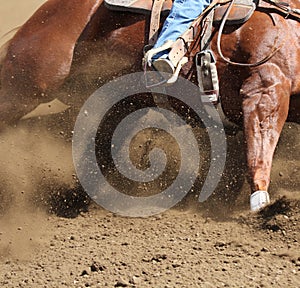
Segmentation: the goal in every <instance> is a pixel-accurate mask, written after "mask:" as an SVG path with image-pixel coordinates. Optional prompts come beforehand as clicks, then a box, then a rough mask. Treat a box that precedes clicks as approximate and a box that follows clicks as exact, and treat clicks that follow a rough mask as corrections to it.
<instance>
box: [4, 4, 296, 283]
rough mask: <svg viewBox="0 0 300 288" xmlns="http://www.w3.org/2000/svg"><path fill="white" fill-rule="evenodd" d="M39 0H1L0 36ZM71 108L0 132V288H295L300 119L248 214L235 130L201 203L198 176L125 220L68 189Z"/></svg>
mask: <svg viewBox="0 0 300 288" xmlns="http://www.w3.org/2000/svg"><path fill="white" fill-rule="evenodd" d="M42 2H44V1H33V0H28V1H17V0H12V1H4V0H1V6H0V21H1V25H0V34H1V35H3V34H5V33H6V32H8V31H10V30H11V29H13V28H14V27H16V26H18V25H21V24H22V23H23V21H25V19H27V18H28V17H29V15H30V14H31V13H32V12H33V11H34V9H35V8H36V7H38V6H39V5H40V4H41V3H42ZM25 3H26V4H25ZM6 37H7V36H6ZM1 41H2V42H3V41H4V38H3V39H2V40H1ZM95 65H96V64H95ZM89 67H90V66H89ZM86 80H87V78H84V77H83V78H82V79H81V80H76V81H77V82H76V83H73V84H72V85H71V88H70V87H69V86H68V87H64V88H63V90H62V91H61V92H60V93H61V94H60V95H58V96H62V98H67V97H64V96H66V95H69V94H70V93H72V94H73V96H74V97H73V98H74V99H81V98H84V96H82V95H81V92H80V91H77V90H82V89H76V88H77V87H78V86H82V83H83V82H85V81H86ZM74 87H75V88H74ZM81 88H82V87H81ZM70 91H71V92H70ZM76 96H77V97H76ZM81 100H82V99H81ZM67 104H70V103H67ZM73 104H74V107H76V106H77V107H76V108H72V107H71V108H70V109H67V110H66V111H64V112H62V113H58V114H55V115H46V116H41V117H36V118H32V119H28V120H26V121H22V122H21V123H20V124H19V125H18V126H17V127H13V128H10V129H7V130H6V131H5V132H4V133H2V134H1V135H0V159H1V170H0V287H9V288H10V287H11V288H14V287H76V288H79V287H247V288H248V287H300V183H299V178H300V170H299V165H300V153H299V150H300V147H299V143H300V141H299V140H300V133H299V132H300V125H298V124H294V123H287V124H286V125H285V127H284V131H283V134H282V137H281V139H280V142H279V145H278V148H277V149H276V153H275V157H274V163H273V169H272V175H271V178H272V182H271V187H270V195H271V198H272V203H271V205H270V206H268V207H267V208H266V209H264V210H263V211H261V212H260V213H257V214H253V213H250V212H249V207H248V205H249V204H248V202H249V185H248V184H247V181H246V172H245V169H244V164H241V163H244V157H243V153H242V150H241V146H242V144H243V140H242V133H241V132H237V133H233V135H228V155H227V163H226V168H225V172H224V176H223V177H222V179H221V182H220V184H219V185H218V187H217V189H216V192H215V193H214V195H212V196H211V198H209V200H208V201H206V202H204V203H198V201H197V196H198V195H197V187H200V185H201V181H199V183H198V182H197V183H196V184H195V187H194V190H195V192H194V193H191V195H189V196H188V197H186V198H185V199H184V200H183V201H182V202H181V203H180V204H178V205H177V206H176V207H174V208H173V209H171V210H168V211H166V212H164V213H162V214H159V215H156V216H151V217H145V218H129V217H121V216H118V215H115V214H113V213H111V212H109V211H106V210H104V209H103V208H101V207H99V206H98V205H96V204H95V203H93V202H92V201H91V200H90V199H89V198H88V197H87V195H86V194H85V193H84V191H82V189H81V188H80V186H79V185H78V181H77V178H76V175H75V171H74V167H73V162H72V150H71V139H72V130H73V124H74V117H76V111H77V112H78V107H79V108H80V105H82V101H79V100H78V101H77V102H76V103H73ZM76 109H77V110H76ZM196 133H198V134H199V135H200V136H201V129H200V130H199V129H198V130H197V129H196ZM137 141H139V140H137ZM157 141H159V140H157ZM139 144H140V143H137V144H136V145H139ZM203 146H204V148H203V150H205V147H206V146H205V145H203ZM202 152H203V151H202ZM204 152H205V151H204ZM200 178H201V175H200Z"/></svg>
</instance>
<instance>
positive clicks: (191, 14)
mask: <svg viewBox="0 0 300 288" xmlns="http://www.w3.org/2000/svg"><path fill="white" fill-rule="evenodd" d="M210 2H211V1H210V0H175V1H174V3H173V6H172V9H171V11H170V14H169V16H168V17H167V19H166V21H165V22H164V25H163V28H162V31H161V33H160V35H159V37H158V39H157V42H156V43H155V45H154V48H157V47H160V46H162V45H163V44H164V43H165V42H166V41H175V40H176V39H177V38H178V37H179V36H180V35H181V34H183V33H184V32H185V31H186V30H187V29H188V28H189V26H190V25H191V23H192V22H193V20H195V19H196V18H197V17H198V16H199V15H200V14H201V13H202V11H203V10H204V8H206V7H207V6H208V5H209V3H210ZM168 53H169V50H168V49H167V50H164V51H162V52H159V53H158V54H156V55H154V57H153V58H154V61H153V66H154V67H155V68H156V69H157V70H159V71H162V70H163V71H165V72H172V71H173V70H174V67H173V65H172V63H171V62H170V61H169V60H168Z"/></svg>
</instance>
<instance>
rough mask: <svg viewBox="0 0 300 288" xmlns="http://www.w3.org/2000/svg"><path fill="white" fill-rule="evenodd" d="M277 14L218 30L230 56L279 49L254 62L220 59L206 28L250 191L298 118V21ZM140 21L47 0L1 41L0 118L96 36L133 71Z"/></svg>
mask: <svg viewBox="0 0 300 288" xmlns="http://www.w3.org/2000/svg"><path fill="white" fill-rule="evenodd" d="M290 4H293V2H291V3H290ZM284 16H285V15H282V14H281V13H280V12H278V11H277V10H274V9H272V8H264V9H258V10H256V11H255V12H254V14H253V15H252V17H251V18H250V19H249V20H248V21H247V22H246V23H245V24H243V25H235V26H228V27H225V29H224V32H223V35H222V39H221V47H222V51H223V53H224V56H225V57H226V58H227V59H230V60H231V61H234V62H240V63H256V62H258V61H260V60H261V59H263V58H264V57H266V56H267V55H268V54H269V53H270V49H272V47H273V46H274V45H278V47H279V46H280V47H279V48H280V49H279V50H278V51H277V52H276V53H275V54H274V55H273V57H271V59H269V60H268V61H266V62H265V63H263V64H261V65H258V66H254V67H243V66H236V65H231V64H228V63H227V62H226V61H224V60H223V59H221V57H220V55H219V54H218V52H217V35H218V28H217V27H216V28H213V38H212V43H211V48H212V50H213V51H214V53H215V56H216V61H217V70H218V75H219V83H220V95H221V99H222V106H223V110H224V112H225V115H226V116H227V117H228V119H230V120H231V121H233V122H235V123H238V124H239V125H243V127H244V135H245V140H246V146H247V147H246V154H247V163H248V168H249V176H250V177H249V178H250V184H251V187H252V192H255V191H260V190H261V191H268V188H269V184H270V171H271V166H272V158H273V153H274V150H275V147H276V145H277V142H278V139H279V136H280V133H281V130H282V128H283V125H284V123H285V121H286V120H287V119H288V120H291V121H296V122H297V121H298V122H299V107H300V97H299V93H300V78H299V77H298V76H299V72H300V40H299V39H300V23H299V21H297V20H296V19H289V18H287V19H286V18H285V17H284ZM147 21H148V17H147V16H145V15H138V14H134V13H122V12H113V11H110V10H108V9H107V8H106V7H105V6H104V4H103V3H102V0H72V1H70V0H49V1H47V2H46V3H45V4H44V5H43V6H41V7H40V8H39V9H38V10H37V11H36V12H35V13H34V15H33V16H32V17H31V18H30V19H29V20H28V21H27V22H26V23H25V24H24V25H23V26H22V27H21V28H20V29H19V31H18V32H17V33H16V35H15V36H14V37H13V38H12V39H11V41H10V43H9V45H8V48H7V53H6V56H5V58H4V60H3V61H2V64H1V66H2V69H1V90H0V123H2V124H3V123H4V124H13V123H16V122H17V121H18V120H19V119H20V118H21V117H22V116H24V115H25V114H26V113H28V112H30V111H31V110H32V109H33V108H35V107H36V106H37V105H38V104H40V103H41V102H47V101H49V100H51V92H52V91H55V90H57V89H58V88H59V87H60V86H61V85H62V83H63V82H64V81H65V79H66V77H67V76H68V75H69V73H70V69H71V65H72V61H73V57H74V49H77V48H76V47H78V46H80V45H82V43H88V42H89V41H99V43H103V45H107V46H109V47H110V48H111V50H112V51H114V52H115V53H116V54H119V55H124V53H125V54H126V57H127V59H130V66H129V67H127V68H128V72H129V71H131V72H132V71H140V70H141V59H142V56H143V55H142V49H143V46H144V45H145V44H146V43H147V41H146V39H147V37H146V36H145V35H146V34H145V33H144V31H146V27H147V25H146V24H147ZM100 41H101V42H100ZM274 43H275V44H274ZM76 45H77V46H76ZM83 46H84V44H83ZM91 52H92V51H91ZM99 57H101V55H99ZM123 72H124V71H123ZM125 72H126V71H125Z"/></svg>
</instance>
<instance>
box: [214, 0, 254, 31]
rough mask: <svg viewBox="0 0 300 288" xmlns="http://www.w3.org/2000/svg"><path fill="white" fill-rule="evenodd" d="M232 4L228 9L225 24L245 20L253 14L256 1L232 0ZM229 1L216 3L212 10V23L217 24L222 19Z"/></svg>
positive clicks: (234, 23)
mask: <svg viewBox="0 0 300 288" xmlns="http://www.w3.org/2000/svg"><path fill="white" fill-rule="evenodd" d="M233 1H234V4H233V6H232V8H231V10H230V13H229V15H228V18H227V19H226V25H236V24H242V23H244V22H246V21H247V20H248V19H249V18H250V17H251V16H252V14H253V12H254V10H255V8H256V3H255V2H254V1H253V0H233ZM230 2H231V1H228V2H227V3H223V4H221V5H217V6H216V7H215V10H214V19H213V21H214V23H215V24H218V23H220V22H221V20H222V19H223V16H224V14H225V13H226V11H227V9H228V6H229V4H230Z"/></svg>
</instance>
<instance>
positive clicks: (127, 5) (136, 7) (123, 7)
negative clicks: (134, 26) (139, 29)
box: [104, 0, 173, 15]
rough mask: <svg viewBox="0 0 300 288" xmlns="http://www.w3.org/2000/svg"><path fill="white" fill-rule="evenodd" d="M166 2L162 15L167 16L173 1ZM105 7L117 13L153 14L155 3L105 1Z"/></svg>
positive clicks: (129, 0)
mask: <svg viewBox="0 0 300 288" xmlns="http://www.w3.org/2000/svg"><path fill="white" fill-rule="evenodd" d="M159 1H164V3H163V6H162V9H161V13H163V14H167V13H169V11H170V10H171V8H172V4H173V2H172V0H159ZM104 5H105V6H106V7H107V8H108V9H110V10H115V11H124V12H126V11H127V12H133V13H139V14H146V15H148V14H151V10H152V6H153V1H152V0H104Z"/></svg>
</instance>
